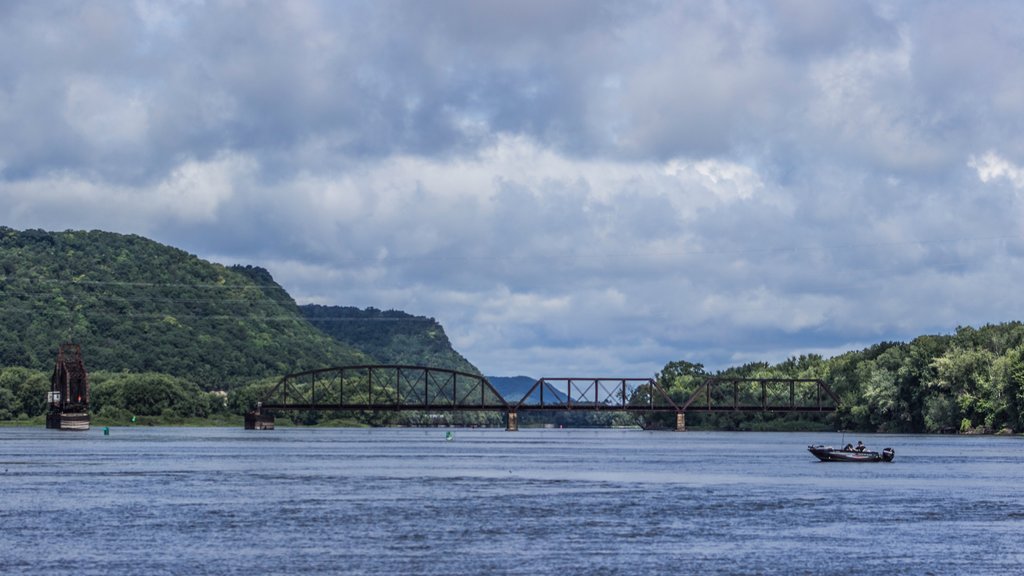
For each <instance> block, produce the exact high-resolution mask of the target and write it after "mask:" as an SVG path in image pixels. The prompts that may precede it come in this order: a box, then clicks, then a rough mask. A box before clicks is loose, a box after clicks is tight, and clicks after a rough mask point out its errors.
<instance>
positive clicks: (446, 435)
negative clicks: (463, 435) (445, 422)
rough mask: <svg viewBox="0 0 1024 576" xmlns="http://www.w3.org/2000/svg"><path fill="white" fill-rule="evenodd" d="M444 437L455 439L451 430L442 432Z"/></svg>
mask: <svg viewBox="0 0 1024 576" xmlns="http://www.w3.org/2000/svg"><path fill="white" fill-rule="evenodd" d="M444 439H445V440H455V434H452V433H451V432H445V433H444Z"/></svg>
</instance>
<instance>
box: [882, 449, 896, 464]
mask: <svg viewBox="0 0 1024 576" xmlns="http://www.w3.org/2000/svg"><path fill="white" fill-rule="evenodd" d="M895 457H896V451H895V450H893V449H892V448H886V449H885V450H882V462H892V459H893V458H895Z"/></svg>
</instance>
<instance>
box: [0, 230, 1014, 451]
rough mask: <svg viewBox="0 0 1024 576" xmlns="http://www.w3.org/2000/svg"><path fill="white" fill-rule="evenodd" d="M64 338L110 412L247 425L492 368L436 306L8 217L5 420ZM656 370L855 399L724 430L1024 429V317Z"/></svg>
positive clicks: (690, 378) (670, 379) (19, 416)
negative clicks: (424, 374)
mask: <svg viewBox="0 0 1024 576" xmlns="http://www.w3.org/2000/svg"><path fill="white" fill-rule="evenodd" d="M65 341H73V342H76V343H78V344H80V345H81V346H82V350H83V356H84V360H85V364H86V368H87V369H88V371H89V380H90V386H91V390H92V393H91V399H90V400H91V411H92V414H93V422H94V424H96V425H116V424H127V423H129V422H131V421H132V420H133V419H134V420H135V422H136V424H162V425H166V424H172V425H176V424H193V425H211V424H214V425H215V424H225V425H240V423H241V415H242V414H243V413H244V412H245V411H247V410H248V409H250V408H251V407H252V405H253V404H254V403H255V401H256V400H257V399H258V398H259V397H261V395H262V394H263V392H264V391H265V390H267V389H268V388H269V387H270V386H272V385H273V384H274V383H275V382H276V381H277V380H278V379H279V378H280V377H281V376H282V375H284V374H286V373H289V372H294V371H298V370H305V369H311V368H321V367H327V366H340V365H346V364H367V363H383V364H415V365H429V366H434V367H441V368H450V369H455V370H461V371H467V372H473V373H477V374H479V371H478V370H477V369H476V368H475V367H474V366H473V365H472V364H471V362H469V361H468V360H467V359H466V358H463V357H462V356H461V355H460V354H459V353H458V352H456V351H455V350H454V349H453V348H452V346H451V343H450V342H449V340H448V338H447V336H446V335H445V333H444V329H443V328H442V327H441V325H440V324H439V323H438V322H436V321H435V320H434V319H432V318H425V317H421V316H414V315H411V314H407V313H405V312H401V311H396V310H387V311H382V310H377V309H374V308H368V309H365V310H360V309H357V308H353V307H344V306H318V305H303V306H300V305H298V304H297V303H296V302H295V301H294V300H293V299H292V297H291V296H290V295H289V294H288V293H287V292H286V291H285V290H284V289H283V288H282V287H281V286H280V285H278V284H277V283H276V282H274V280H273V278H272V277H271V275H270V274H269V272H267V271H266V270H263V269H261V268H257V267H252V266H223V265H220V264H216V263H211V262H207V261H204V260H202V259H200V258H198V257H196V256H193V255H191V254H188V253H186V252H184V251H182V250H179V249H177V248H173V247H169V246H165V245H162V244H159V243H157V242H154V241H152V240H148V239H146V238H143V237H140V236H135V235H122V234H115V233H110V232H101V231H89V232H85V231H65V232H47V231H42V230H26V231H17V230H13V229H11V228H5V227H0V422H3V423H6V424H29V425H36V424H38V425H41V424H42V419H43V414H44V412H45V410H46V393H47V392H48V391H49V379H50V373H51V371H52V369H53V363H54V361H55V354H56V350H57V347H58V345H59V344H60V343H61V342H65ZM652 376H654V377H656V378H657V380H658V382H659V383H660V384H661V385H662V386H663V387H664V388H666V389H667V390H669V392H670V394H671V395H672V396H673V397H674V398H675V399H676V400H677V401H680V400H683V399H685V398H686V397H688V396H689V393H690V392H691V391H692V390H693V389H694V387H695V386H696V385H697V384H699V382H700V381H702V380H703V378H705V377H707V376H729V377H745V378H820V379H822V380H823V381H825V382H826V383H827V384H828V386H829V387H830V388H831V389H832V390H833V391H834V392H836V393H837V394H838V395H839V397H840V399H841V402H840V406H839V409H838V410H837V412H836V413H834V414H830V415H827V416H807V415H791V414H743V415H733V414H719V415H704V416H701V417H699V418H697V419H690V420H689V421H688V423H691V422H692V423H693V424H696V425H697V426H701V427H707V428H714V429H757V430H792V429H811V428H815V429H845V430H858V431H864V432H872V431H875V432H892V433H982V432H1004V433H1005V432H1016V431H1021V430H1024V414H1022V408H1024V324H1022V323H1021V322H1019V321H1015V320H1008V321H1007V322H1004V323H1000V324H990V325H985V326H982V327H979V328H973V327H956V328H955V330H954V331H953V332H952V333H950V334H940V335H923V336H920V337H917V338H915V339H913V340H911V341H909V342H882V343H879V344H876V345H873V346H870V347H868V348H866V349H863V350H857V351H850V352H847V353H845V354H841V355H838V356H835V357H832V358H823V357H821V356H817V355H805V356H799V357H794V358H790V359H788V360H786V361H784V362H781V363H778V364H768V363H754V364H747V365H744V366H738V367H733V368H729V369H726V370H721V371H716V372H713V373H711V372H707V371H705V369H704V367H703V366H702V365H701V364H700V362H699V359H687V360H673V361H669V362H668V363H667V364H666V365H665V367H664V368H663V369H662V370H661V372H659V373H658V374H656V375H652ZM467 418H469V419H470V420H469V422H470V423H473V422H475V423H482V424H490V423H492V422H491V420H493V418H491V417H488V416H479V417H476V420H475V421H474V420H473V418H474V417H473V416H472V415H469V416H467ZM292 421H294V422H295V423H300V424H321V425H325V424H328V425H377V424H408V423H414V421H412V420H407V419H403V418H402V417H400V416H396V415H386V416H385V415H374V414H341V415H335V414H299V415H295V416H294V417H293V418H292ZM602 422H608V421H607V420H600V419H588V418H579V417H577V419H576V420H572V421H570V423H575V424H581V425H586V424H599V423H602Z"/></svg>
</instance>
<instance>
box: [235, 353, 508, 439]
mask: <svg viewBox="0 0 1024 576" xmlns="http://www.w3.org/2000/svg"><path fill="white" fill-rule="evenodd" d="M508 409H509V405H508V402H506V401H505V399H504V398H502V396H501V394H500V393H498V391H497V390H495V389H494V387H493V386H492V385H491V383H490V382H488V381H487V379H486V378H484V377H483V376H479V375H476V374H470V373H468V372H460V371H457V370H448V369H445V368H428V367H424V366H403V365H363V366H338V367H334V368H321V369H317V370H307V371H305V372H298V373H295V374H288V375H286V376H284V377H283V378H281V380H279V381H278V382H277V384H275V385H274V387H273V388H271V389H270V390H269V391H268V392H267V394H266V395H264V397H263V399H262V400H261V401H260V402H259V403H258V404H257V405H256V407H255V409H254V410H253V411H251V412H249V413H248V414H247V415H246V419H245V428H246V429H247V430H253V429H255V430H260V429H272V428H273V427H274V417H273V413H274V412H276V411H281V410H299V411H301V410H332V411H339V412H350V411H371V412H403V411H453V412H454V411H503V412H507V411H508Z"/></svg>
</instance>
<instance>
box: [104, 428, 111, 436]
mask: <svg viewBox="0 0 1024 576" xmlns="http://www.w3.org/2000/svg"><path fill="white" fill-rule="evenodd" d="M103 435H104V436H110V427H109V426H104V427H103Z"/></svg>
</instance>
